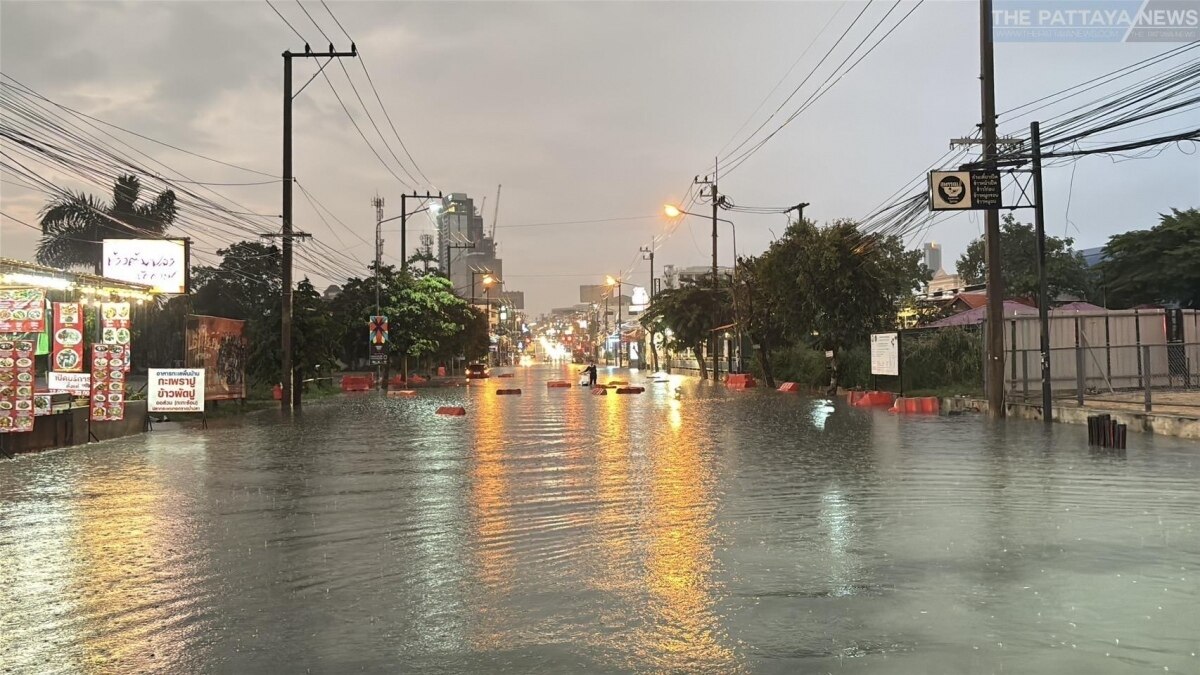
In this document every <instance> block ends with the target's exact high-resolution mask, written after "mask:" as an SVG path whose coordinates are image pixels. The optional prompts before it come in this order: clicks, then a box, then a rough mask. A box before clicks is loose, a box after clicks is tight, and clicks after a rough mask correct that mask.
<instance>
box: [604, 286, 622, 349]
mask: <svg viewBox="0 0 1200 675" xmlns="http://www.w3.org/2000/svg"><path fill="white" fill-rule="evenodd" d="M604 283H605V284H607V285H608V286H609V288H611V287H613V286H616V287H617V367H618V368H620V367H621V342H622V339H621V332H622V330H621V328H622V327H621V323H622V318H623V317H622V315H621V286H622V284H623V283H624V282H622V281H621V279H620V277H617V278H613V277H612V276H611V275H609V276H606V277H605V278H604Z"/></svg>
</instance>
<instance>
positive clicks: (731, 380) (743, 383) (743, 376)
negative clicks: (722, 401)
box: [725, 373, 758, 390]
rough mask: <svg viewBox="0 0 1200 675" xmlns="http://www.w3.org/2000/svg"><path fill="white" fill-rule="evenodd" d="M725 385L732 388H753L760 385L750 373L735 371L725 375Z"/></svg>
mask: <svg viewBox="0 0 1200 675" xmlns="http://www.w3.org/2000/svg"><path fill="white" fill-rule="evenodd" d="M725 386H726V387H729V388H730V389H738V390H741V389H753V388H755V387H757V386H758V382H756V381H755V380H754V376H753V375H750V374H749V373H734V374H732V375H726V376H725Z"/></svg>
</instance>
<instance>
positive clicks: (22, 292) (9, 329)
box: [0, 288, 46, 333]
mask: <svg viewBox="0 0 1200 675" xmlns="http://www.w3.org/2000/svg"><path fill="white" fill-rule="evenodd" d="M45 330H46V291H44V290H42V289H40V288H0V333H41V332H44V331H45Z"/></svg>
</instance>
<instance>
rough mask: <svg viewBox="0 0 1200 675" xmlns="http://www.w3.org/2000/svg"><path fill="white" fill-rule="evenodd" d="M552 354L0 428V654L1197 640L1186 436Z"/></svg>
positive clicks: (1195, 534)
mask: <svg viewBox="0 0 1200 675" xmlns="http://www.w3.org/2000/svg"><path fill="white" fill-rule="evenodd" d="M556 373H557V371H552V370H551V369H549V368H545V367H539V368H533V369H529V370H522V371H521V372H519V373H518V375H517V378H516V379H514V380H498V381H497V380H493V381H492V382H489V383H486V384H483V385H480V386H473V387H470V388H469V389H468V388H460V389H452V390H439V391H430V392H426V393H422V394H421V396H420V398H417V399H413V400H402V399H384V398H380V397H378V396H374V395H359V396H347V397H344V398H338V399H334V400H332V401H329V402H325V403H321V404H318V405H312V406H310V407H308V408H306V410H305V411H304V413H303V415H302V416H301V417H300V418H299V419H298V420H296V421H294V422H287V423H285V422H281V421H280V420H279V419H278V416H277V413H275V412H274V411H271V412H268V413H263V414H259V415H252V416H250V417H248V418H245V419H243V420H238V421H234V422H227V423H225V426H224V427H223V428H214V429H211V430H209V431H179V430H175V431H156V432H153V433H150V434H145V435H142V436H139V437H136V438H130V439H125V440H122V441H117V442H110V443H105V444H97V445H93V446H91V447H88V448H85V449H74V450H66V451H60V452H55V453H48V454H41V455H35V456H27V457H22V458H20V459H17V460H14V461H6V462H0V672H5V673H8V672H12V673H39V674H40V673H76V672H113V673H116V672H120V673H131V672H154V673H205V672H214V673H268V672H269V673H284V672H286V673H301V672H312V673H349V672H381V673H399V672H405V673H576V672H578V673H609V672H611V673H621V672H639V673H742V672H744V673H827V672H828V673H887V674H889V675H894V674H922V675H925V674H932V673H1035V672H1036V673H1087V674H1089V675H1094V674H1102V673H1139V672H1144V673H1162V672H1181V673H1197V672H1200V657H1197V654H1198V653H1200V444H1197V443H1194V442H1188V441H1181V440H1178V439H1171V438H1163V437H1152V436H1148V435H1143V434H1130V436H1129V446H1130V448H1129V450H1128V451H1127V452H1125V453H1120V454H1118V453H1113V452H1098V451H1089V449H1088V448H1087V447H1086V430H1085V429H1084V428H1082V427H1070V426H1057V427H1055V428H1054V429H1053V430H1052V431H1047V430H1045V429H1044V428H1043V427H1042V426H1041V425H1040V424H1036V423H1027V422H1008V423H1005V424H1000V425H994V424H990V423H988V422H987V421H986V420H984V419H981V418H979V417H974V416H964V417H917V416H914V417H897V416H894V415H889V414H887V413H886V412H880V411H862V410H855V409H851V408H848V407H847V406H845V405H844V404H843V403H835V404H830V403H828V402H826V401H823V400H819V399H818V400H814V399H811V398H805V397H798V396H795V395H786V394H779V393H776V392H771V391H762V390H758V391H749V392H728V391H725V390H724V389H721V388H714V387H711V386H706V385H703V384H700V383H697V382H694V381H690V380H678V381H676V382H673V383H671V384H648V385H647V387H648V391H647V392H646V393H645V394H642V395H640V396H613V395H610V396H605V397H596V396H591V395H589V394H588V393H587V392H586V391H585V390H583V389H581V388H579V387H575V388H572V389H569V390H562V389H549V390H548V389H547V388H546V387H545V380H546V379H547V378H549V377H551V376H552V375H555V374H556ZM498 384H503V385H504V386H520V387H522V388H523V389H524V391H525V393H524V395H522V396H520V397H506V396H496V395H494V389H495V388H496V386H497V385H498ZM676 387H679V391H678V394H676V392H675V389H676ZM446 402H465V405H466V406H467V408H468V409H469V415H468V416H467V417H465V418H443V417H437V416H435V415H434V414H433V411H434V408H435V407H436V406H437V405H439V404H440V403H446Z"/></svg>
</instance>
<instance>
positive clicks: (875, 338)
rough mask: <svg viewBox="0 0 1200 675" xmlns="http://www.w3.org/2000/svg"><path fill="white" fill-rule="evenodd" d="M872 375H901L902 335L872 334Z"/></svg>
mask: <svg viewBox="0 0 1200 675" xmlns="http://www.w3.org/2000/svg"><path fill="white" fill-rule="evenodd" d="M871 374H872V375H899V374H900V334H899V333H873V334H871Z"/></svg>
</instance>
